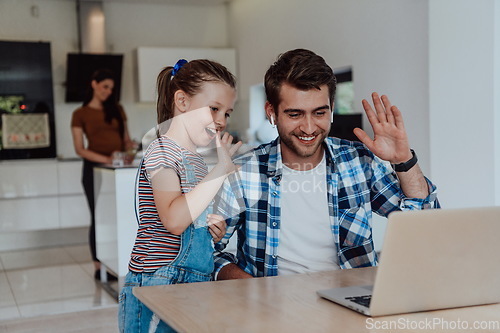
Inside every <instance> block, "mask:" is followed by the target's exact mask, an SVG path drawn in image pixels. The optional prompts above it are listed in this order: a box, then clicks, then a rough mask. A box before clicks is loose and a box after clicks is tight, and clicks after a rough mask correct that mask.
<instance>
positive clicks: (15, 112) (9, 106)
mask: <svg viewBox="0 0 500 333" xmlns="http://www.w3.org/2000/svg"><path fill="white" fill-rule="evenodd" d="M52 90H53V85H52V63H51V55H50V43H47V42H17V41H0V160H11V159H28V158H54V157H56V135H55V134H56V133H55V120H54V100H53V91H52Z"/></svg>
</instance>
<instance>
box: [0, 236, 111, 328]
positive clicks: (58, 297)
mask: <svg viewBox="0 0 500 333" xmlns="http://www.w3.org/2000/svg"><path fill="white" fill-rule="evenodd" d="M93 270H94V266H93V263H92V261H91V257H90V253H89V249H88V246H87V245H78V246H67V247H57V248H44V249H37V250H26V251H17V252H0V320H7V319H16V318H28V317H35V316H44V315H50V314H57V313H67V312H76V311H84V310H91V309H98V308H108V307H117V302H116V300H115V299H114V298H113V297H111V296H110V295H109V294H108V293H107V292H105V291H104V289H103V288H102V286H101V284H100V283H99V282H96V281H95V280H94V278H93Z"/></svg>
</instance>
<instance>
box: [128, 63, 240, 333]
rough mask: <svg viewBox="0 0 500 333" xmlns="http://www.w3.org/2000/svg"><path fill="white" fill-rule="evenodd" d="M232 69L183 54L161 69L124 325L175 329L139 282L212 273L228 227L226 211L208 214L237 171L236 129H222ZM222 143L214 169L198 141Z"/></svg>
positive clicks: (195, 278) (204, 277)
mask: <svg viewBox="0 0 500 333" xmlns="http://www.w3.org/2000/svg"><path fill="white" fill-rule="evenodd" d="M235 86H236V84H235V79H234V76H233V75H232V74H231V73H230V72H229V71H228V70H227V69H226V68H225V67H224V66H222V65H220V64H218V63H216V62H213V61H209V60H193V61H190V62H186V61H185V60H182V59H181V60H179V61H178V62H177V64H176V65H175V66H174V67H166V68H165V69H163V71H162V72H160V74H159V76H158V80H157V88H158V102H157V112H158V124H159V126H158V139H156V140H155V141H153V142H152V143H151V144H150V145H149V147H148V148H147V150H146V151H145V153H144V157H143V160H142V162H141V166H140V171H139V182H138V198H139V201H138V210H139V229H138V231H137V238H136V241H135V245H134V247H133V249H132V254H131V260H130V263H129V273H128V274H127V276H126V278H125V285H124V287H123V289H122V292H121V293H120V297H119V302H120V309H119V326H120V331H121V332H166V331H167V332H168V331H170V330H171V329H170V328H169V327H168V325H167V324H165V323H164V322H162V321H161V320H159V318H158V317H157V316H156V315H153V313H152V312H151V311H150V310H149V309H148V308H147V307H146V306H145V305H143V304H142V303H141V302H140V301H139V300H138V299H137V298H136V297H135V296H134V295H133V294H132V288H133V287H139V286H152V285H166V284H175V283H188V282H201V281H209V280H210V279H211V273H212V271H213V268H214V262H213V243H212V238H213V240H214V241H215V242H217V241H219V240H220V239H221V238H222V237H223V235H224V232H225V222H224V220H223V219H222V217H221V216H218V215H214V214H208V212H207V211H208V210H209V209H208V208H207V207H209V205H210V202H211V201H212V199H213V197H214V196H215V194H216V193H217V191H218V189H219V188H220V186H221V185H222V183H223V181H224V179H225V178H226V177H227V175H228V174H230V173H231V172H233V171H234V165H233V163H232V160H231V156H232V155H233V154H234V153H235V152H236V150H237V149H238V148H239V146H240V145H241V143H238V144H236V145H234V146H232V147H231V141H232V139H233V138H232V137H231V136H230V135H229V134H227V133H225V134H224V135H223V136H222V137H220V131H222V130H224V128H225V127H226V121H227V118H228V117H229V115H230V114H231V112H232V111H233V107H234V102H235V100H236V91H235ZM213 139H215V141H216V145H217V156H218V163H217V164H216V165H215V167H214V168H213V169H212V171H210V173H208V171H207V166H206V164H205V163H204V161H203V158H202V156H201V155H199V154H198V153H196V148H197V147H201V146H207V145H208V144H209V143H210V142H211V141H212V140H213Z"/></svg>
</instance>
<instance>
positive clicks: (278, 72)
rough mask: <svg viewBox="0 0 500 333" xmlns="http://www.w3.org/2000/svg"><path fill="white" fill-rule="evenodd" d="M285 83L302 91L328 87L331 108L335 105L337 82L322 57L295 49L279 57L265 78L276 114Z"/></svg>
mask: <svg viewBox="0 0 500 333" xmlns="http://www.w3.org/2000/svg"><path fill="white" fill-rule="evenodd" d="M283 83H287V84H289V85H291V86H292V87H295V88H297V89H300V90H310V89H313V88H314V89H318V90H319V89H320V87H321V86H322V85H326V86H327V87H328V90H329V96H330V106H331V105H332V104H333V98H334V96H335V87H336V84H337V80H336V79H335V75H334V74H333V70H332V68H331V67H330V66H328V65H327V64H326V62H325V59H323V58H322V57H321V56H319V55H317V54H316V53H314V52H312V51H309V50H305V49H295V50H291V51H288V52H285V53H283V54H280V55H279V56H278V59H277V60H276V62H275V63H274V64H272V65H271V67H269V69H268V70H267V72H266V75H265V78H264V86H265V89H266V98H267V101H268V102H269V103H270V104H271V105H272V106H273V108H274V110H275V112H277V110H278V105H279V103H280V90H281V86H282V85H283Z"/></svg>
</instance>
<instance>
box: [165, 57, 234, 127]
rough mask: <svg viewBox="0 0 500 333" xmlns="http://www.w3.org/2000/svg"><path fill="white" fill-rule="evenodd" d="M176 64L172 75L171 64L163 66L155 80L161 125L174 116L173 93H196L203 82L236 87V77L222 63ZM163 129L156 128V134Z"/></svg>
mask: <svg viewBox="0 0 500 333" xmlns="http://www.w3.org/2000/svg"><path fill="white" fill-rule="evenodd" d="M180 63H181V62H179V63H178V64H177V67H179V68H176V70H175V73H174V75H172V70H173V69H174V67H173V66H168V67H165V68H163V70H162V71H161V72H160V74H158V79H157V81H156V86H157V91H158V100H157V103H156V110H157V122H158V125H162V124H163V123H164V122H165V121H166V120H168V119H171V118H172V117H173V116H174V104H175V101H174V94H175V92H176V91H177V90H182V91H184V92H185V93H186V94H188V95H189V96H194V95H196V94H197V93H198V92H199V91H200V89H201V87H202V85H203V84H204V83H205V82H221V83H226V84H227V85H229V86H230V87H231V88H236V79H235V77H234V75H233V74H231V72H230V71H229V70H228V69H227V68H226V67H224V66H223V65H221V64H219V63H217V62H215V61H212V60H206V59H197V60H192V61H189V62H187V63H185V64H183V65H180V66H179V64H180ZM164 131H165V129H161V130H160V129H159V128H158V130H157V133H156V134H157V136H159V135H160V132H161V133H163V132H164Z"/></svg>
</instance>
